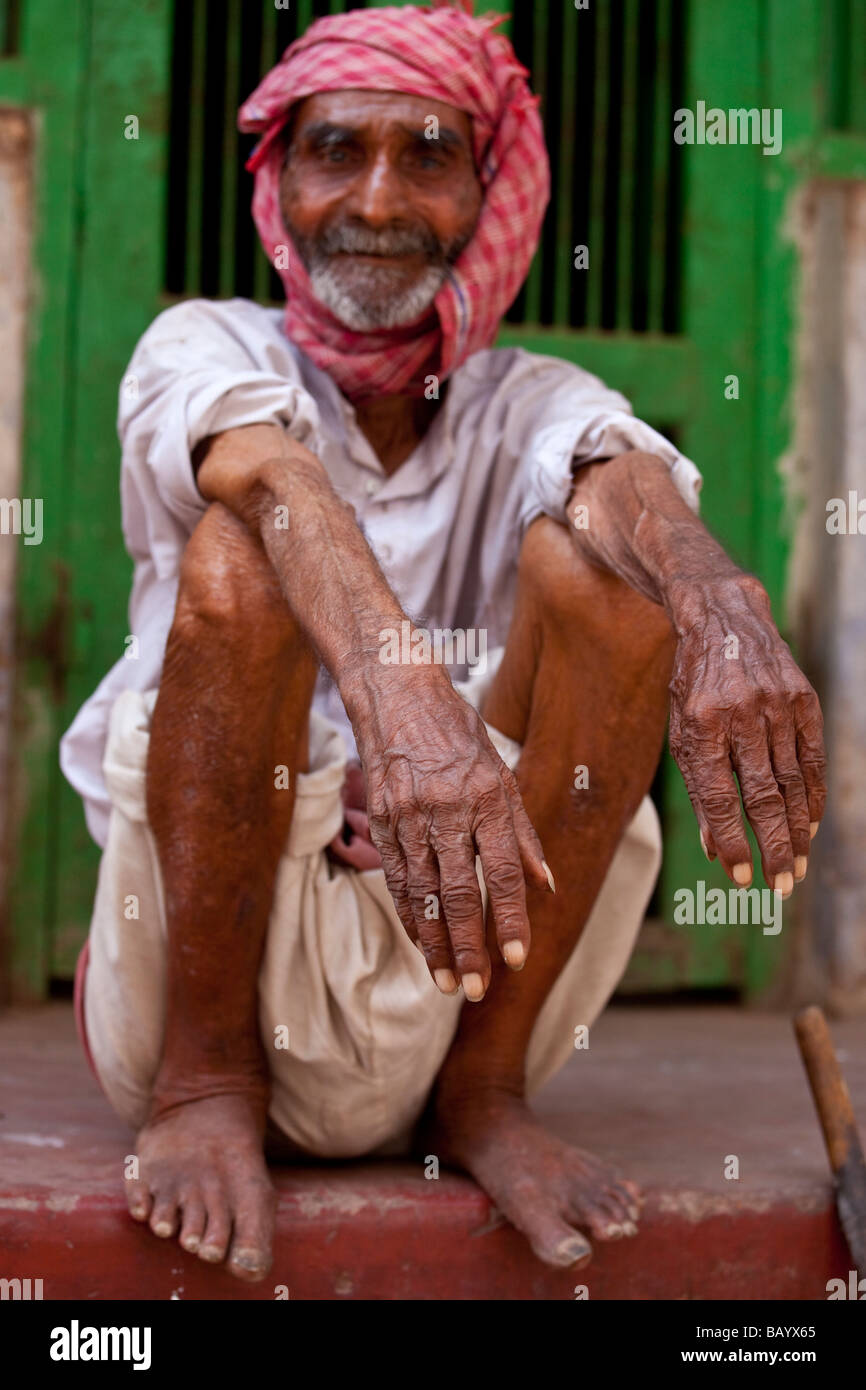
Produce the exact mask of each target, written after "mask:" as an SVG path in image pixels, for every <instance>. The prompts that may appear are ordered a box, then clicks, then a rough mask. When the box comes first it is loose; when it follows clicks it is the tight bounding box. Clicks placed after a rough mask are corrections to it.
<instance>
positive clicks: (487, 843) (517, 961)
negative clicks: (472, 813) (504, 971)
mask: <svg viewBox="0 0 866 1390" xmlns="http://www.w3.org/2000/svg"><path fill="white" fill-rule="evenodd" d="M504 819H505V818H504V817H489V818H488V819H487V820H485V821H483V822H482V824H481V825H479V826H478V828H477V829H476V831H475V843H476V845H477V847H478V853H479V855H480V856H481V870H482V873H483V874H484V882H485V884H486V886H487V894H488V897H489V899H490V909H491V911H492V913H493V922H494V926H495V928H496V940H497V943H498V945H499V951H500V954H501V956H502V959H503V960H504V961H505V964H506V965H508V966H510V967H511V969H512V970H522V969H523V967H524V965H525V964H526V957H527V956H528V954H529V945H530V939H531V933H530V928H529V914H528V912H527V910H526V880H525V878H524V875H523V864H522V861H521V858H520V850H519V847H518V844H517V838H516V835H515V833H514V830H513V829H512V827H511V826H510V825H508V827H507V829H506V827H505V826H504V825H503V820H504ZM539 886H540V885H539ZM545 886H546V881H545Z"/></svg>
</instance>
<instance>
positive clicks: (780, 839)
mask: <svg viewBox="0 0 866 1390" xmlns="http://www.w3.org/2000/svg"><path fill="white" fill-rule="evenodd" d="M675 616H676V620H677V622H676V625H677V630H678V632H679V634H680V640H679V643H678V647H677V653H676V658H675V662H674V674H673V678H672V681H671V720H670V746H671V752H672V753H673V756H674V757H675V759H676V761H677V763H678V764H679V767H680V770H681V772H682V774H683V778H684V779H685V783H686V787H687V788H688V792H689V796H690V797H691V802H692V806H693V808H694V811H695V815H696V816H697V818H698V824H699V825H700V828H701V837H702V839H703V841H704V846H705V849H706V851H707V854H708V856H709V857H710V858H711V859H713V858H715V857H716V855H718V857H719V860H720V861H721V864H722V866H723V868H724V869H725V872H726V873H727V874H728V876H729V877H730V878H732V879H733V880H734V882H735V883H737V884H739V885H741V886H746V885H748V884H749V883H750V882H751V879H752V864H751V854H750V851H749V843H748V840H747V838H746V833H745V827H744V825H743V820H742V816H741V810H740V799H739V796H738V795H737V787H736V784H735V782H734V774H736V776H737V779H738V781H739V785H740V792H741V794H742V799H743V807H744V808H745V812H746V816H747V817H748V820H749V824H750V825H751V827H752V829H753V831H754V833H755V838H756V839H757V842H758V846H759V848H760V853H761V863H762V867H763V871H764V878H765V879H766V881H767V883H768V884H769V886H770V887H771V888H775V889H776V890H777V891H779V892H781V893H782V894H783V896H785V897H787V896H788V894H789V893H790V892H791V891H792V889H793V882H794V881H799V880H800V879H802V878H805V875H806V866H807V859H808V854H809V843H810V839H811V837H812V836H813V835H814V834H815V831H816V830H817V828H818V822H819V821H820V819H821V816H822V815H823V812H824V803H825V800H826V788H825V783H824V743H823V735H822V729H823V721H822V717H821V710H820V707H819V704H818V698H817V696H816V694H815V692H814V690H813V689H812V687H811V685H810V684H809V682H808V681H807V680H806V677H805V676H804V675H803V673H802V671H801V670H800V669H799V667H798V666H797V665H796V664H795V662H794V659H793V657H792V656H791V653H790V651H789V649H788V647H787V645H786V643H785V642H783V641H782V638H781V637H780V636H779V633H778V631H777V630H776V627H775V625H774V623H773V620H772V617H771V614H770V603H769V599H768V597H767V594H766V592H765V591H764V589H763V587H762V586H761V584H760V583H759V582H758V581H757V580H756V579H754V578H752V576H750V575H743V574H737V575H736V576H735V577H725V578H724V579H722V580H720V581H716V582H714V583H712V584H709V583H708V584H706V585H701V584H697V585H695V584H692V585H690V586H689V593H688V596H687V597H685V598H684V599H683V600H682V603H681V606H680V610H679V611H678V612H677V613H676V615H675ZM732 639H735V640H732Z"/></svg>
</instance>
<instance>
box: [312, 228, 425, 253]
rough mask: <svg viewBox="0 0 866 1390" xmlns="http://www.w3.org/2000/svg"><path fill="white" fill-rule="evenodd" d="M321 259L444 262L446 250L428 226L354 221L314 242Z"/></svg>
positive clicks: (333, 229) (328, 229)
mask: <svg viewBox="0 0 866 1390" xmlns="http://www.w3.org/2000/svg"><path fill="white" fill-rule="evenodd" d="M314 246H315V250H316V252H317V253H318V254H319V255H321V256H336V255H340V254H341V253H342V254H343V255H355V256H414V255H423V256H426V258H427V260H429V261H435V262H442V261H444V260H445V259H446V258H447V254H448V251H447V248H446V247H444V246H443V245H442V243H441V241H440V240H439V238H438V237H437V236H435V235H434V233H433V232H432V231H430V229H429V228H428V227H384V228H382V229H381V230H380V231H376V230H375V229H374V228H373V227H362V226H359V225H358V224H357V223H353V222H340V223H337V224H336V225H335V226H333V227H327V228H326V229H325V230H324V231H323V232H322V234H321V236H319V237H317V238H316V240H315V243H314Z"/></svg>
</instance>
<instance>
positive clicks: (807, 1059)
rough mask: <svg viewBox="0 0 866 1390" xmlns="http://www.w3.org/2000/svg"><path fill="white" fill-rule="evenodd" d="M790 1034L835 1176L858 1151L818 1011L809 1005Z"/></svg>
mask: <svg viewBox="0 0 866 1390" xmlns="http://www.w3.org/2000/svg"><path fill="white" fill-rule="evenodd" d="M794 1031H795V1033H796V1034H797V1042H798V1043H799V1045H800V1053H801V1056H802V1058H803V1063H804V1065H805V1068H806V1074H807V1076H808V1078H809V1085H810V1086H811V1088H812V1095H813V1096H814V1098H815V1105H816V1108H817V1110H818V1117H819V1119H820V1121H821V1128H822V1130H823V1131H824V1142H825V1143H826V1145H827V1152H828V1154H829V1155H830V1166H831V1167H832V1169H833V1172H834V1173H835V1174H839V1173H840V1172H841V1171H842V1169H843V1168H844V1166H845V1164H846V1162H847V1161H848V1158H849V1157H850V1155H851V1153H852V1149H857V1150H859V1148H860V1141H859V1138H858V1135H857V1126H856V1123H855V1121H854V1110H853V1107H852V1105H851V1097H850V1095H849V1094H848V1087H847V1086H846V1084H845V1078H844V1076H843V1075H842V1070H841V1068H840V1066H839V1061H838V1058H837V1056H836V1052H835V1050H834V1047H833V1040H832V1038H831V1037H830V1030H829V1028H828V1027H827V1020H826V1018H825V1017H824V1014H823V1012H822V1011H821V1009H819V1008H818V1007H817V1005H815V1004H811V1005H810V1006H809V1008H808V1009H803V1010H802V1011H801V1012H800V1013H798V1014H797V1016H796V1018H795V1019H794Z"/></svg>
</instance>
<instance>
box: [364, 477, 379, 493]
mask: <svg viewBox="0 0 866 1390" xmlns="http://www.w3.org/2000/svg"><path fill="white" fill-rule="evenodd" d="M364 491H365V492H366V494H367V496H368V497H375V496H376V493H377V492H378V491H379V484H378V483H377V482H376V480H375V478H368V479H367V481H366V483H365V484H364Z"/></svg>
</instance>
